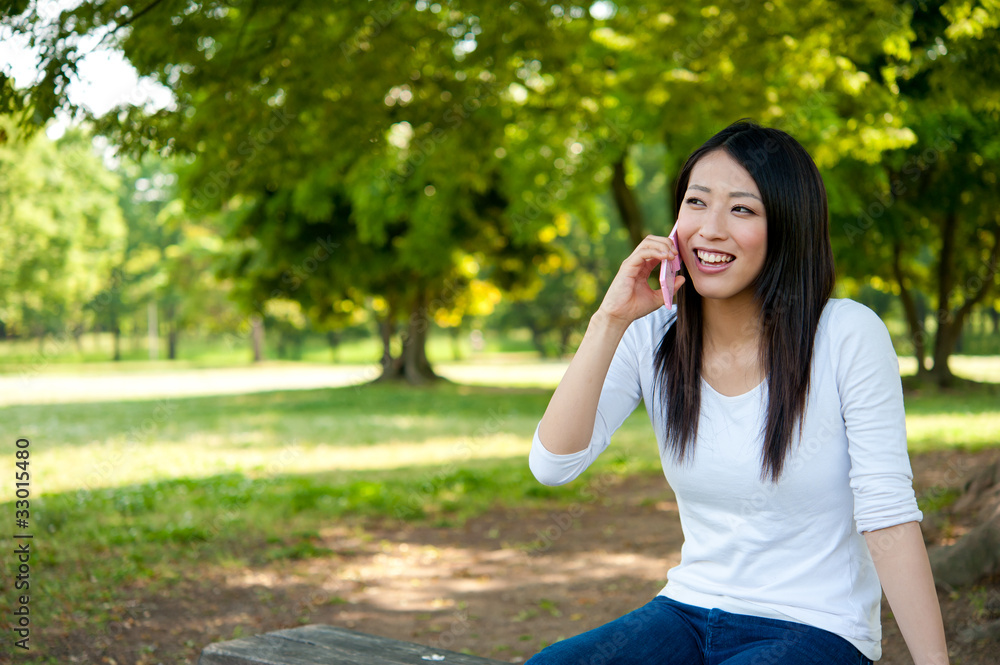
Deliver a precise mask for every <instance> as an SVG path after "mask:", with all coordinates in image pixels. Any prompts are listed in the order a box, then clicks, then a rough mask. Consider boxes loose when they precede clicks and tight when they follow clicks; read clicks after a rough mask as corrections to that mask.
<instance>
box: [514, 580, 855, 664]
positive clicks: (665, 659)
mask: <svg viewBox="0 0 1000 665" xmlns="http://www.w3.org/2000/svg"><path fill="white" fill-rule="evenodd" d="M633 663H634V664H635V665H653V664H658V665H696V664H700V665H722V664H723V663H725V665H800V664H801V665H806V664H808V665H813V664H814V663H822V664H823V665H872V661H871V660H869V659H868V658H866V657H865V656H864V655H862V653H861V652H860V651H858V649H857V647H855V646H854V645H853V644H851V643H850V642H848V641H847V640H845V639H844V638H842V637H840V636H839V635H835V634H834V633H831V632H829V631H827V630H823V629H821V628H815V627H813V626H807V625H805V624H801V623H795V622H792V621H781V620H779V619H767V618H764V617H755V616H748V615H745V614H732V613H730V612H724V611H722V610H718V609H712V610H707V609H705V608H702V607H695V606H693V605H687V604H685V603H679V602H677V601H675V600H671V599H669V598H667V597H665V596H657V597H656V598H654V599H653V600H652V601H650V602H649V603H647V604H646V605H643V606H642V607H640V608H639V609H637V610H635V611H633V612H630V613H628V614H626V615H625V616H623V617H621V618H620V619H615V620H614V621H612V622H610V623H606V624H604V625H603V626H599V627H598V628H594V629H593V630H588V631H587V632H585V633H582V634H580V635H577V636H575V637H571V638H569V639H566V640H563V641H561V642H556V643H555V644H553V645H551V646H549V647H546V648H545V649H543V650H542V651H541V652H540V653H538V654H536V655H535V656H534V657H533V658H532V659H531V660H529V661H528V663H527V664H526V665H554V664H559V665H632V664H633Z"/></svg>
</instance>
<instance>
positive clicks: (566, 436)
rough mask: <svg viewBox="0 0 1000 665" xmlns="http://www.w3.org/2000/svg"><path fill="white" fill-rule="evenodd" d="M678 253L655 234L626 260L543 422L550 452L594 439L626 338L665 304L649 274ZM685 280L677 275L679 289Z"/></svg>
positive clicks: (563, 452) (541, 427)
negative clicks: (612, 371) (638, 321)
mask: <svg viewBox="0 0 1000 665" xmlns="http://www.w3.org/2000/svg"><path fill="white" fill-rule="evenodd" d="M677 255H678V254H677V248H676V247H675V246H674V244H673V241H672V240H670V239H668V238H665V237H663V236H653V235H650V236H646V238H645V239H643V241H642V242H641V243H639V245H638V246H637V247H636V248H635V250H634V251H633V252H632V254H631V255H630V256H629V257H628V258H627V259H625V261H623V262H622V265H621V268H620V269H619V271H618V274H617V275H616V276H615V279H614V281H613V282H611V286H609V287H608V292H607V293H606V294H605V296H604V300H603V301H602V302H601V306H600V308H599V309H598V310H597V312H596V313H595V314H594V316H592V317H591V319H590V324H589V325H588V326H587V333H586V334H585V335H584V337H583V341H582V342H580V348H579V349H577V352H576V354H575V355H574V356H573V360H572V361H571V362H570V364H569V367H568V368H567V369H566V374H565V375H564V376H563V378H562V380H561V381H560V382H559V386H558V387H557V388H556V390H555V392H554V393H553V394H552V399H551V400H549V405H548V407H547V408H546V409H545V415H543V416H542V420H541V422H540V423H539V424H538V438H539V440H540V441H541V442H542V445H543V446H544V447H545V449H546V450H548V451H549V452H552V453H556V454H557V455H568V454H570V453H576V452H579V451H581V450H583V449H585V448H586V447H587V445H588V444H589V443H590V439H591V437H592V436H593V434H594V418H595V417H596V415H597V405H598V402H599V401H600V398H601V388H602V387H603V386H604V380H605V379H606V378H607V375H608V368H609V367H610V366H611V361H612V359H613V358H614V356H615V350H616V349H617V348H618V344H619V343H620V342H621V339H622V336H623V335H624V334H625V331H626V330H627V329H628V327H629V325H630V324H631V323H632V321H634V320H636V319H638V318H640V317H643V316H646V315H647V314H649V313H650V312H653V311H655V310H656V309H658V308H659V307H662V306H663V296H662V294H660V292H659V291H653V290H652V289H651V288H650V287H649V283H648V281H647V280H648V279H649V275H650V273H651V272H652V271H653V269H654V268H655V267H656V266H658V265H660V262H661V261H663V260H664V259H667V260H670V259H673V258H674V257H676V256H677ZM684 281H685V280H684V277H681V276H680V275H678V276H677V277H676V278H675V282H674V283H675V292H676V289H678V288H680V286H681V285H682V284H684Z"/></svg>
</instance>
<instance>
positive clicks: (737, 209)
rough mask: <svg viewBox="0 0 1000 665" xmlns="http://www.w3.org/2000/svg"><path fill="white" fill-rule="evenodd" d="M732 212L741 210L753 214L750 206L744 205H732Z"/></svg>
mask: <svg viewBox="0 0 1000 665" xmlns="http://www.w3.org/2000/svg"><path fill="white" fill-rule="evenodd" d="M733 212H742V213H744V214H746V213H749V214H751V215H752V214H754V212H753V210H751V209H750V208H748V207H746V206H734V207H733Z"/></svg>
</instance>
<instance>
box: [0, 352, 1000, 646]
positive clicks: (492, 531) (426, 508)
mask: <svg viewBox="0 0 1000 665" xmlns="http://www.w3.org/2000/svg"><path fill="white" fill-rule="evenodd" d="M961 365H962V362H961V359H959V363H957V365H956V366H961ZM997 365H998V362H997V361H996V360H993V359H987V361H985V362H984V361H982V360H974V361H971V362H970V363H969V371H970V372H974V371H980V372H984V373H985V374H987V375H992V374H993V372H994V371H995V370H996V369H997ZM564 367H565V365H564V364H561V363H535V364H531V363H527V362H525V363H524V364H523V365H522V366H521V367H519V368H518V367H512V366H511V365H510V364H509V363H506V364H503V365H500V366H498V367H496V368H494V369H493V370H483V369H482V368H478V369H472V368H469V367H464V366H462V365H460V364H456V365H453V366H451V367H443V368H442V371H443V372H444V373H446V374H448V373H449V372H450V374H451V377H452V378H453V379H454V380H455V381H470V382H471V381H473V380H477V381H479V382H480V383H493V384H503V383H505V382H507V383H508V384H509V383H510V382H511V381H512V379H511V377H520V378H521V381H522V382H523V383H524V385H519V386H513V387H506V388H496V387H489V386H473V385H468V384H448V385H444V386H439V387H435V388H432V389H428V390H423V391H415V390H413V389H411V388H407V387H402V386H366V387H359V386H358V385H357V379H358V378H364V376H365V372H366V371H367V370H365V369H364V368H362V369H358V368H356V367H349V368H339V369H337V368H333V369H330V368H327V369H326V370H323V369H319V368H316V367H305V368H303V369H302V371H301V372H299V370H298V369H296V368H294V367H290V366H288V365H280V364H279V365H274V366H271V367H265V368H261V369H260V370H240V371H236V370H218V371H210V370H185V372H195V374H192V375H190V376H184V372H180V373H178V372H170V373H165V374H158V373H156V372H145V371H143V372H134V373H132V374H131V375H130V376H129V377H124V376H119V375H115V374H111V375H104V379H100V377H98V376H89V377H83V378H82V379H81V377H80V376H78V375H72V374H65V373H59V372H56V373H46V374H45V376H44V382H43V381H42V377H39V376H35V377H28V379H27V381H26V380H25V377H23V376H21V377H17V376H14V375H9V376H6V377H2V378H0V405H2V406H0V410H2V412H3V413H2V414H0V415H2V416H3V417H4V420H5V422H6V423H7V425H8V428H11V431H12V432H13V431H15V430H16V431H17V432H18V433H19V435H21V434H25V435H28V437H29V438H30V439H31V440H32V450H33V457H32V462H33V465H32V467H31V468H32V471H33V476H32V477H33V482H34V491H35V492H36V495H44V496H38V498H37V506H35V511H33V513H32V515H33V521H34V526H35V528H36V534H35V535H36V540H35V544H36V547H37V552H38V559H37V561H36V562H35V563H34V569H33V572H32V574H33V575H34V579H35V580H36V581H37V589H38V590H37V595H36V596H34V599H33V600H32V603H33V606H32V613H33V624H32V625H33V632H32V642H31V644H32V651H31V652H29V653H15V654H13V655H14V662H25V663H27V662H37V663H112V664H118V665H124V664H126V663H128V664H131V663H137V664H138V663H142V664H155V663H195V662H196V661H197V656H198V653H199V652H200V650H201V648H203V647H204V646H205V645H206V644H209V643H212V642H216V641H222V640H227V639H232V638H234V637H240V636H248V635H253V634H258V633H262V632H267V631H271V630H276V629H280V628H287V627H292V626H297V625H303V624H310V623H322V624H331V625H336V626H342V627H347V628H352V629H355V630H359V631H363V632H369V633H374V634H379V635H384V636H387V637H393V638H397V639H405V640H410V641H413V642H417V643H420V644H424V645H427V646H428V648H429V650H434V649H439V650H440V649H448V650H453V651H464V652H467V653H474V654H477V655H482V656H488V657H492V658H496V659H498V660H502V661H508V662H522V661H523V660H526V659H527V658H528V657H530V655H531V654H533V653H534V652H536V651H537V650H539V649H540V648H542V647H543V646H545V645H547V644H550V643H552V642H554V641H556V640H558V639H561V638H563V637H568V636H570V635H573V634H576V633H578V632H581V631H583V630H586V629H588V628H591V627H594V626H597V625H599V624H601V623H603V622H605V621H608V620H610V619H613V618H616V617H617V616H620V615H621V614H624V613H625V612H627V611H629V610H631V609H633V608H635V607H637V606H638V605H640V604H642V603H644V602H645V601H647V600H648V599H649V598H651V597H652V596H653V595H655V594H656V593H657V591H658V590H659V589H660V588H661V587H662V585H663V584H664V582H665V579H666V578H665V575H666V570H667V569H668V568H669V567H670V566H672V565H674V564H675V563H677V561H678V560H679V555H680V545H681V540H682V535H681V531H680V525H679V523H678V520H677V515H676V505H675V503H674V501H673V496H672V494H671V493H670V491H669V489H668V488H667V486H666V483H665V481H664V480H663V477H662V474H661V473H660V472H659V471H658V469H657V465H656V459H655V451H650V450H649V446H648V442H649V440H651V438H650V437H651V432H650V431H649V424H648V421H646V420H645V414H644V413H643V412H642V409H640V410H639V412H638V413H637V414H635V415H633V417H632V418H630V419H629V420H628V421H627V422H626V424H625V425H624V426H623V428H622V430H620V432H619V434H618V435H616V436H617V441H616V443H617V444H618V450H619V451H620V452H619V453H618V454H617V455H616V456H614V457H611V458H609V459H605V460H601V461H600V462H599V463H598V464H597V465H595V467H594V468H592V469H591V470H589V471H588V474H587V475H586V476H585V477H583V478H581V479H579V480H578V481H576V482H575V483H573V484H571V485H568V486H565V487H562V488H545V487H541V486H539V485H538V484H537V483H535V482H534V481H533V479H531V478H530V473H528V471H527V469H526V464H525V454H526V450H527V445H528V443H529V441H530V439H529V438H528V437H530V432H531V431H532V430H533V427H534V424H535V423H536V422H537V419H538V417H540V414H541V412H542V411H543V410H544V406H545V404H546V402H547V400H548V396H549V395H550V393H551V387H550V386H551V385H554V382H555V381H558V378H559V377H560V376H561V373H562V371H563V369H564ZM974 368H978V369H977V370H975V369H974ZM268 374H271V375H272V380H273V382H271V383H268V379H267V375H268ZM297 374H299V375H300V378H299V379H296V378H295V376H296V375H297ZM109 377H110V378H109ZM126 378H127V380H125V379H126ZM977 378H979V380H985V379H988V378H990V377H989V376H979V377H977ZM99 380H107V385H102V386H100V387H101V389H100V390H96V389H94V386H95V385H98V383H94V382H99ZM32 381H34V383H32ZM88 381H90V382H91V390H90V391H87V390H84V389H81V387H80V386H81V385H83V384H86V383H87V382H88ZM12 382H20V388H19V389H18V388H16V387H15V384H13V383H12ZM258 382H259V383H258ZM260 385H270V386H280V387H281V388H283V390H282V391H280V392H270V393H254V392H247V391H253V390H258V389H259V388H260ZM123 386H130V387H129V388H127V389H124V388H123ZM185 386H186V387H185ZM192 386H200V388H197V389H196V388H192ZM43 388H44V389H43ZM292 388H301V389H299V390H294V389H292ZM115 390H118V391H119V392H118V393H115V392H114V391H115ZM211 393H218V394H215V395H212V394H211ZM996 404H997V393H996V392H990V391H989V390H988V389H987V390H984V391H976V392H972V393H969V392H963V393H960V394H953V395H948V394H935V395H925V394H920V393H908V394H907V430H908V435H909V440H910V445H911V449H912V450H911V459H912V462H913V469H914V485H915V488H916V490H917V494H918V497H919V498H920V500H921V506H922V508H923V509H924V511H925V514H926V515H927V516H928V519H926V520H925V538H926V539H927V540H928V543H929V545H931V546H934V545H937V544H947V543H951V542H954V540H955V539H956V538H958V537H960V536H961V535H962V534H963V533H965V532H966V531H967V530H968V529H969V528H971V526H972V523H973V520H974V516H973V515H961V514H952V513H950V512H949V511H948V506H949V505H950V503H951V501H953V500H954V498H955V497H956V496H957V490H958V488H959V486H960V485H961V482H962V481H963V480H964V478H966V477H968V474H969V473H971V472H972V471H974V470H975V469H978V468H982V467H983V466H984V465H986V464H988V463H991V462H993V461H996V460H998V459H1000V446H998V445H997V444H998V441H1000V422H998V419H1000V418H998V411H997V406H996ZM609 453H610V451H609ZM10 498H11V497H7V496H0V501H9V500H10ZM0 507H3V508H4V509H5V510H6V509H9V508H10V507H11V504H9V503H7V504H0ZM9 579H11V578H10V577H9V575H5V582H4V586H3V592H4V595H5V596H8V595H9V594H10V593H11V591H10V589H9V588H8V587H7V584H6V581H7V580H9ZM997 582H998V580H987V581H986V582H984V583H982V584H980V585H978V586H976V587H974V588H970V589H960V590H956V591H954V592H952V593H945V592H941V593H940V594H939V598H940V600H941V604H942V608H943V611H944V614H945V620H946V626H947V630H948V637H949V642H950V646H951V649H952V656H953V658H952V662H953V663H955V664H956V665H985V663H988V662H989V663H991V662H995V661H994V660H991V659H993V658H994V656H993V655H992V654H995V653H996V649H997V648H1000V644H997V643H995V642H993V643H990V642H988V641H984V640H982V639H979V637H978V636H977V634H976V628H977V627H979V626H983V625H986V624H988V623H991V622H995V621H996V620H997V619H998V618H1000V584H997ZM883 626H884V633H885V636H884V642H883V648H884V652H885V656H884V658H883V661H881V662H883V663H886V664H889V665H896V664H897V663H908V662H909V660H908V656H907V655H906V649H905V645H904V644H903V642H902V638H901V637H900V635H899V633H898V630H897V629H896V625H895V623H894V621H893V620H892V618H891V614H890V612H889V610H888V607H887V606H886V605H885V604H883ZM7 649H9V644H4V645H0V654H3V653H5V650H7Z"/></svg>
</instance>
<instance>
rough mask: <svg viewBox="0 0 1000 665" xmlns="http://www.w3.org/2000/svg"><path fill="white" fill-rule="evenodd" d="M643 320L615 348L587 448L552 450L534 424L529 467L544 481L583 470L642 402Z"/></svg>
mask: <svg viewBox="0 0 1000 665" xmlns="http://www.w3.org/2000/svg"><path fill="white" fill-rule="evenodd" d="M642 321H643V320H642V319H637V320H635V321H633V322H632V323H631V325H629V327H628V329H627V330H626V331H625V334H624V335H623V336H622V339H621V341H620V342H619V343H618V348H616V349H615V355H614V357H613V358H612V359H611V365H610V366H609V367H608V374H607V376H606V377H605V379H604V385H603V387H602V388H601V397H600V399H599V400H598V403H597V414H596V416H595V418H594V433H593V435H592V436H591V437H590V443H589V444H588V445H587V447H586V448H584V449H583V450H580V451H578V452H575V453H569V454H568V455H558V454H556V453H553V452H551V451H550V450H549V449H547V448H546V447H545V446H544V445H543V444H542V441H541V439H539V438H538V425H536V426H535V435H534V437H533V439H532V442H531V452H530V453H529V454H528V467H529V468H530V469H531V473H532V474H534V476H535V478H536V479H538V481H539V482H540V483H542V484H543V485H564V484H566V483H568V482H570V481H571V480H573V479H575V478H576V477H577V476H579V475H580V474H581V473H583V472H584V471H585V470H586V469H587V467H589V466H590V465H591V464H592V463H593V462H594V460H595V459H597V456H598V455H600V454H601V453H602V452H604V451H605V449H607V447H608V445H609V444H610V443H611V435H612V434H614V433H615V432H616V431H617V430H618V428H619V427H621V426H622V423H624V422H625V419H626V418H628V417H629V416H630V415H631V414H632V412H633V411H635V409H636V407H637V406H638V405H639V401H640V400H641V399H642V387H641V385H640V380H639V367H638V358H639V357H640V354H639V349H638V346H639V339H638V338H639V335H638V332H639V325H640V323H641V322H642ZM540 424H541V422H539V425H540Z"/></svg>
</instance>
